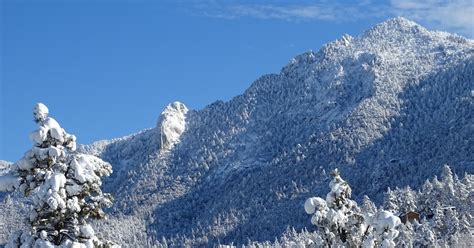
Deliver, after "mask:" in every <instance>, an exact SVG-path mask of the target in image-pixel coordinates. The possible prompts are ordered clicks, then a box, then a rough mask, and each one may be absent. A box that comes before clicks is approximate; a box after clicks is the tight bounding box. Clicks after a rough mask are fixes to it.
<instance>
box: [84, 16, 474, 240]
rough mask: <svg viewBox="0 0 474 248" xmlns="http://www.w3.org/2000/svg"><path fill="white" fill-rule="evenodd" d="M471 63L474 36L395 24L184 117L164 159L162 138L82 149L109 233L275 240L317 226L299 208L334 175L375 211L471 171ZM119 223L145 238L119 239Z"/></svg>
mask: <svg viewBox="0 0 474 248" xmlns="http://www.w3.org/2000/svg"><path fill="white" fill-rule="evenodd" d="M473 55H474V41H472V40H469V39H466V38H463V37H461V36H457V35H452V34H448V33H444V32H432V31H428V30H426V29H425V28H423V27H421V26H420V25H418V24H416V23H414V22H412V21H409V20H407V19H405V18H394V19H390V20H388V21H385V22H383V23H381V24H378V25H375V26H374V27H373V28H371V29H369V30H367V31H366V32H364V33H363V34H362V35H360V36H359V37H355V38H353V37H351V36H348V35H344V36H342V37H341V38H340V39H338V40H336V41H334V42H330V43H328V44H326V45H324V46H322V48H321V49H320V50H319V51H317V52H313V51H308V52H305V53H302V54H300V55H297V56H295V57H294V58H292V59H291V60H290V62H289V63H288V64H287V65H285V66H284V67H283V68H282V69H281V71H280V72H279V73H278V74H267V75H263V76H261V77H259V78H258V79H257V80H256V81H255V82H254V83H252V84H251V86H250V87H249V88H248V89H247V90H246V91H245V92H244V93H243V94H241V95H238V96H236V97H234V98H232V99H231V100H230V101H227V102H222V101H217V102H214V103H212V104H210V105H208V106H207V107H205V108H204V109H202V110H189V111H187V112H186V114H185V120H186V121H185V126H186V128H185V130H184V132H182V133H180V134H179V137H178V139H176V140H174V141H176V143H173V146H172V147H168V148H169V149H167V152H164V153H163V152H160V150H161V148H162V147H161V146H162V142H161V138H160V137H162V135H163V134H162V133H161V132H162V131H161V130H160V128H151V129H146V130H143V131H141V132H138V133H136V134H132V135H129V136H126V137H123V138H118V139H114V140H111V141H99V142H96V143H94V144H91V145H82V146H80V147H79V150H80V151H82V152H87V153H91V154H94V155H99V156H100V157H101V158H102V159H104V160H105V161H108V162H110V163H111V164H112V165H113V167H114V174H113V175H112V176H111V178H108V179H106V180H104V187H103V188H104V191H106V192H112V193H113V194H114V196H115V198H116V203H115V206H114V207H113V209H111V210H110V214H111V218H110V220H109V221H108V222H107V223H105V224H102V225H103V226H104V228H103V231H104V232H105V234H103V235H105V236H109V237H117V235H123V236H124V238H123V239H127V238H128V237H131V236H133V235H135V234H137V233H139V232H142V233H143V232H144V233H146V236H147V237H154V238H156V239H161V238H162V237H165V238H166V239H180V240H182V241H183V242H184V240H188V241H189V240H190V241H189V242H191V244H192V245H209V244H216V243H217V242H223V243H231V242H234V243H235V244H243V243H245V242H247V240H248V239H250V240H255V241H265V240H273V239H274V238H275V237H278V236H281V234H282V233H283V232H285V230H286V229H287V227H288V226H290V227H293V228H295V229H297V230H301V229H303V228H306V229H308V230H312V229H314V227H313V226H312V225H311V224H310V222H309V221H308V218H307V216H306V214H305V213H304V211H303V208H302V204H303V203H304V200H305V199H306V198H308V197H309V196H313V195H322V194H323V193H324V192H326V187H327V180H328V176H327V172H328V171H330V170H332V169H334V168H336V167H338V168H339V169H340V171H341V173H342V174H343V175H344V178H346V180H347V181H349V183H350V184H351V186H352V187H353V189H354V192H357V193H356V198H357V199H361V197H362V196H363V195H365V194H366V195H369V196H370V197H371V198H373V199H375V201H376V202H380V201H381V198H382V192H383V191H384V190H385V189H386V188H387V187H396V186H400V187H401V186H405V185H409V186H412V187H417V186H419V185H421V183H423V182H424V180H426V179H427V178H430V177H432V176H434V175H436V174H439V172H440V170H441V166H442V165H443V164H444V163H450V164H451V165H452V168H453V169H454V171H455V172H457V173H463V172H469V173H473V172H474V157H473V155H472V154H474V150H473V149H474V148H473V147H474V139H473V138H472V135H469V134H470V133H472V131H473V129H474V125H473V124H472V123H473V119H472V110H471V109H472V107H473V105H474V104H473V96H472V89H473V85H472V82H474V64H473V63H474V62H473ZM445 120H446V121H445ZM427 127H429V128H427ZM435 135H437V136H435ZM433 137H434V138H433ZM420 146H422V147H420ZM117 223H118V224H117ZM120 223H134V224H133V225H134V226H135V227H136V230H135V231H132V230H127V231H129V232H130V233H127V232H125V231H123V232H118V231H117V226H120ZM110 226H114V228H112V229H113V230H114V231H115V233H114V232H113V231H110V230H107V227H110Z"/></svg>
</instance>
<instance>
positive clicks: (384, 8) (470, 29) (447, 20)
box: [200, 0, 474, 37]
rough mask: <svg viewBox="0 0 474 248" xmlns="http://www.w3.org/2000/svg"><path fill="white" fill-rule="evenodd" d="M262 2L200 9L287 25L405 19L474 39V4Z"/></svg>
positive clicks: (464, 0) (428, 0) (429, 0)
mask: <svg viewBox="0 0 474 248" xmlns="http://www.w3.org/2000/svg"><path fill="white" fill-rule="evenodd" d="M294 2H296V1H293V2H291V1H290V2H286V1H284V2H282V1H274V2H273V3H271V4H268V3H266V2H264V1H263V2H262V1H260V2H259V3H257V4H247V3H236V2H235V1H232V3H231V4H224V2H221V1H212V4H208V5H206V4H203V5H201V8H200V9H201V11H202V10H204V11H202V13H205V14H206V15H207V16H211V17H217V18H225V19H236V18H242V17H251V18H258V19H281V20H287V21H300V20H322V21H357V20H361V19H365V18H374V17H377V18H381V17H386V18H388V17H394V16H403V17H406V18H409V19H412V20H415V21H417V22H420V23H421V24H423V25H427V26H429V27H430V28H436V29H442V30H448V31H451V32H459V33H461V34H464V35H467V36H469V37H474V0H390V1H388V2H385V3H380V1H372V0H363V1H359V2H358V3H353V4H347V3H343V2H342V1H340V2H338V1H327V0H320V1H303V2H300V3H299V4H294Z"/></svg>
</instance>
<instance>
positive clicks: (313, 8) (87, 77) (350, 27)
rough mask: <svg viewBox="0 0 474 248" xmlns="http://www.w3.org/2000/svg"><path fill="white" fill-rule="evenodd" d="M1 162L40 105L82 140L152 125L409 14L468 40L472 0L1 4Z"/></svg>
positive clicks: (22, 140)
mask: <svg viewBox="0 0 474 248" xmlns="http://www.w3.org/2000/svg"><path fill="white" fill-rule="evenodd" d="M0 8H1V28H0V35H1V37H0V38H1V39H0V40H1V51H0V52H1V53H0V54H1V70H0V75H1V82H0V83H1V88H0V104H1V105H0V117H1V119H0V127H1V128H0V159H3V160H10V161H16V160H18V159H19V158H20V157H21V156H22V154H23V153H24V152H25V151H26V150H27V149H29V148H30V147H31V143H30V141H29V140H28V134H29V132H31V131H32V130H34V129H35V128H36V126H35V124H34V123H33V121H32V115H31V109H32V107H33V105H34V104H35V103H36V102H43V103H45V104H46V105H47V106H48V107H49V108H50V113H51V116H53V117H54V118H55V119H57V120H58V121H59V123H60V124H61V125H62V126H63V127H64V128H65V129H66V131H68V132H69V133H73V134H75V135H76V136H77V137H78V142H79V143H91V142H93V141H95V140H100V139H109V138H115V137H120V136H124V135H128V134H131V133H134V132H137V131H139V130H142V129H144V128H148V127H153V126H155V123H156V120H157V117H158V115H159V113H160V112H161V110H162V109H163V108H164V107H165V106H166V104H168V103H170V102H172V101H175V100H179V101H182V102H183V103H185V104H186V105H187V106H188V107H189V108H191V109H201V108H203V107H205V106H206V105H208V104H210V103H212V102H214V101H216V100H229V99H231V98H232V97H234V96H236V95H238V94H241V93H242V92H243V91H244V90H245V89H246V88H247V87H248V86H249V85H250V84H251V83H252V82H253V81H254V80H255V79H257V78H258V77H259V76H261V75H263V74H267V73H278V72H279V70H280V68H281V67H282V66H283V65H285V64H286V63H287V62H288V61H289V60H290V59H291V58H292V57H293V56H295V55H297V54H299V53H302V52H305V51H308V50H318V49H319V48H320V47H321V45H323V44H324V43H326V42H329V41H332V40H334V39H337V38H339V37H340V36H342V35H343V34H345V33H348V34H351V35H357V34H360V33H361V32H363V31H364V30H366V29H367V28H370V27H371V26H373V25H374V24H376V23H379V22H381V21H383V20H385V19H387V18H390V17H394V16H405V17H407V18H410V19H413V20H415V21H417V22H419V23H420V24H422V25H425V26H426V27H428V28H432V29H438V30H445V31H450V32H457V33H459V34H462V35H464V36H467V37H470V38H472V37H473V36H474V35H473V34H474V31H473V26H472V23H473V17H472V13H473V11H474V7H473V3H472V0H467V1H466V0H461V1H445V0H429V1H425V3H422V4H420V3H419V2H418V1H414V0H392V1H386V2H381V1H359V2H353V3H351V4H347V1H339V2H338V1H280V0H276V1H192V0H189V1H151V0H138V1H125V0H118V1H111V0H95V1H93V0H65V1H59V0H58V1H56V0H45V1H40V0H31V1H28V0H4V1H2V2H1V3H0Z"/></svg>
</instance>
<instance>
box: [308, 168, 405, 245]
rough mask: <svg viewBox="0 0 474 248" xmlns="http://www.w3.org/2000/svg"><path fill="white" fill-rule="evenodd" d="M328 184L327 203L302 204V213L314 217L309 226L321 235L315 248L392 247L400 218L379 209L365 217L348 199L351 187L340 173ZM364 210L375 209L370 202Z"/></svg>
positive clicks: (319, 199)
mask: <svg viewBox="0 0 474 248" xmlns="http://www.w3.org/2000/svg"><path fill="white" fill-rule="evenodd" d="M331 175H332V176H333V179H332V181H331V182H330V183H329V186H330V188H331V191H330V192H329V193H328V194H327V196H326V200H323V199H322V198H319V197H312V198H309V199H308V200H306V202H305V206H304V207H305V211H306V213H308V214H311V215H313V216H312V218H311V223H312V224H314V225H316V226H317V227H318V230H319V235H320V236H321V239H320V241H321V242H320V243H317V244H316V245H317V246H318V247H320V246H324V247H341V246H345V247H361V246H363V247H375V246H377V245H380V246H381V247H394V246H395V243H394V239H395V238H396V237H397V235H398V231H397V230H395V227H396V226H398V225H399V224H400V219H399V218H398V217H396V216H394V215H393V214H392V213H390V212H388V211H385V210H379V211H377V212H375V213H374V214H373V215H371V214H365V213H363V212H362V211H361V209H360V208H359V207H358V206H357V203H356V202H355V201H353V200H351V199H350V197H351V193H352V191H351V188H350V186H349V184H348V183H347V182H346V181H344V180H343V179H342V178H341V177H340V175H339V172H338V171H337V169H336V170H334V171H333V172H332V174H331ZM365 205H367V206H366V208H369V209H372V210H373V209H374V206H372V205H371V204H370V200H368V201H366V204H365Z"/></svg>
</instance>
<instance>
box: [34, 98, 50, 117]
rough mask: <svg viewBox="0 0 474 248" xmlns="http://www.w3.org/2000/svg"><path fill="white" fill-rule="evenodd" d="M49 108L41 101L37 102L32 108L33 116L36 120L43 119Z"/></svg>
mask: <svg viewBox="0 0 474 248" xmlns="http://www.w3.org/2000/svg"><path fill="white" fill-rule="evenodd" d="M48 114H49V110H48V107H46V105H44V104H43V103H40V102H39V103H37V104H36V105H35V106H34V108H33V117H34V120H35V121H37V122H40V121H43V120H45V119H46V117H48Z"/></svg>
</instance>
